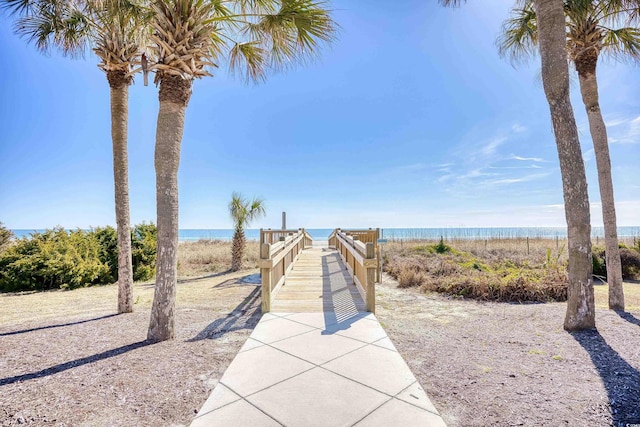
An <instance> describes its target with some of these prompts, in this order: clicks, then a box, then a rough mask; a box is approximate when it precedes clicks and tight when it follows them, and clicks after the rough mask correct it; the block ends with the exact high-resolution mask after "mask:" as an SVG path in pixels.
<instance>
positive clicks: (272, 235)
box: [260, 228, 303, 244]
mask: <svg viewBox="0 0 640 427" xmlns="http://www.w3.org/2000/svg"><path fill="white" fill-rule="evenodd" d="M301 230H303V229H302V228H299V229H297V230H272V229H270V228H268V229H266V230H265V229H264V228H261V229H260V244H263V243H271V244H274V243H278V242H279V241H281V240H282V239H283V238H286V237H288V236H293V235H294V234H298V232H300V231H301Z"/></svg>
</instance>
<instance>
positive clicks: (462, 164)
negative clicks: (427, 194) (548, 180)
mask: <svg viewBox="0 0 640 427" xmlns="http://www.w3.org/2000/svg"><path fill="white" fill-rule="evenodd" d="M527 130H528V129H527V128H526V127H525V126H522V125H521V124H519V123H514V124H512V125H510V126H509V127H506V128H502V130H499V131H498V132H495V133H494V134H493V135H490V136H489V137H485V138H477V139H475V138H474V139H473V140H470V141H467V142H466V143H464V142H463V143H462V144H460V145H459V147H458V149H457V150H456V152H455V154H456V156H457V157H458V158H459V159H460V161H459V162H456V165H455V167H452V166H447V167H446V168H442V169H441V170H437V172H439V173H440V176H439V177H436V178H435V181H436V182H437V183H438V184H440V185H441V186H442V188H444V189H445V190H447V191H449V192H453V193H456V194H459V195H463V196H470V197H475V196H480V195H481V194H486V192H487V191H492V190H494V189H495V190H499V189H505V188H508V187H509V186H511V185H517V184H519V183H525V182H531V181H536V180H541V179H544V178H545V177H547V176H549V175H550V174H551V173H552V171H549V172H543V171H541V170H544V169H545V167H543V165H544V163H548V162H549V161H547V160H545V159H544V158H542V157H537V156H526V155H516V154H514V153H513V152H509V151H511V150H512V149H513V148H512V147H514V146H516V145H519V144H520V141H522V138H523V135H522V133H524V132H526V131H527ZM478 133H480V132H478V131H477V130H476V131H475V132H474V137H475V135H476V134H478ZM480 134H481V133H480ZM508 147H511V148H508ZM534 170H535V171H534Z"/></svg>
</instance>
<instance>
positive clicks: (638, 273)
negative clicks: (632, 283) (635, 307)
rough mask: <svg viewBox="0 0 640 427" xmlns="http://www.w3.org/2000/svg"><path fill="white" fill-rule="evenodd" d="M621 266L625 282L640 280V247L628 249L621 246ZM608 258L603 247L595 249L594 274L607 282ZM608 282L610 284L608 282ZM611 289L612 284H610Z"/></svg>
mask: <svg viewBox="0 0 640 427" xmlns="http://www.w3.org/2000/svg"><path fill="white" fill-rule="evenodd" d="M619 253H620V265H621V272H622V278H623V279H625V280H639V279H640V245H636V246H632V247H627V246H625V245H623V244H621V245H620V251H619ZM607 272H608V270H607V257H606V250H605V248H603V247H594V248H593V274H594V275H595V276H598V277H599V278H601V279H603V280H607ZM607 282H609V281H608V280H607ZM609 288H611V284H610V283H609Z"/></svg>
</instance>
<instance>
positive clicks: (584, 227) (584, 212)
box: [534, 0, 595, 331]
mask: <svg viewBox="0 0 640 427" xmlns="http://www.w3.org/2000/svg"><path fill="white" fill-rule="evenodd" d="M534 6H535V8H536V15H537V17H538V25H539V27H538V34H539V37H540V58H541V60H542V83H543V85H544V90H545V94H546V96H547V101H548V102H549V109H550V111H551V120H552V122H553V130H554V134H555V138H556V145H557V147H558V158H559V160H560V172H561V175H562V188H563V194H564V206H565V217H566V221H567V231H568V240H569V288H568V301H567V313H566V316H565V320H564V328H565V329H566V330H569V331H573V330H581V329H591V328H595V303H594V296H593V283H592V282H591V272H592V259H591V217H590V213H589V194H588V192H587V179H586V174H585V170H584V162H583V160H582V152H581V150H580V140H579V139H578V129H577V127H576V121H575V116H574V114H573V108H572V107H571V100H570V96H569V67H568V65H567V50H566V30H565V16H564V10H563V1H562V0H534Z"/></svg>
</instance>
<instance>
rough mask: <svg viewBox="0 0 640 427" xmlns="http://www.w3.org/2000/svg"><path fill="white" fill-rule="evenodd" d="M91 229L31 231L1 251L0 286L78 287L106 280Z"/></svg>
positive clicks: (105, 269) (18, 288) (16, 288)
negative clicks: (29, 235) (87, 230)
mask: <svg viewBox="0 0 640 427" xmlns="http://www.w3.org/2000/svg"><path fill="white" fill-rule="evenodd" d="M99 252H100V244H99V243H98V240H97V239H96V238H95V236H93V235H92V234H91V233H86V232H84V231H82V230H77V231H70V232H67V231H65V230H64V229H62V228H54V229H53V230H46V231H45V232H43V233H33V234H32V235H31V237H24V238H22V239H20V240H18V241H17V242H16V243H15V244H14V245H12V246H10V247H9V248H8V249H7V250H6V251H4V252H3V253H2V254H0V290H2V291H5V292H7V291H23V290H43V289H57V288H69V289H73V288H78V287H82V286H87V285H91V284H98V283H105V281H107V280H108V278H109V268H108V266H107V265H106V264H104V263H103V262H101V261H100V259H99V257H98V254H99Z"/></svg>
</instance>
